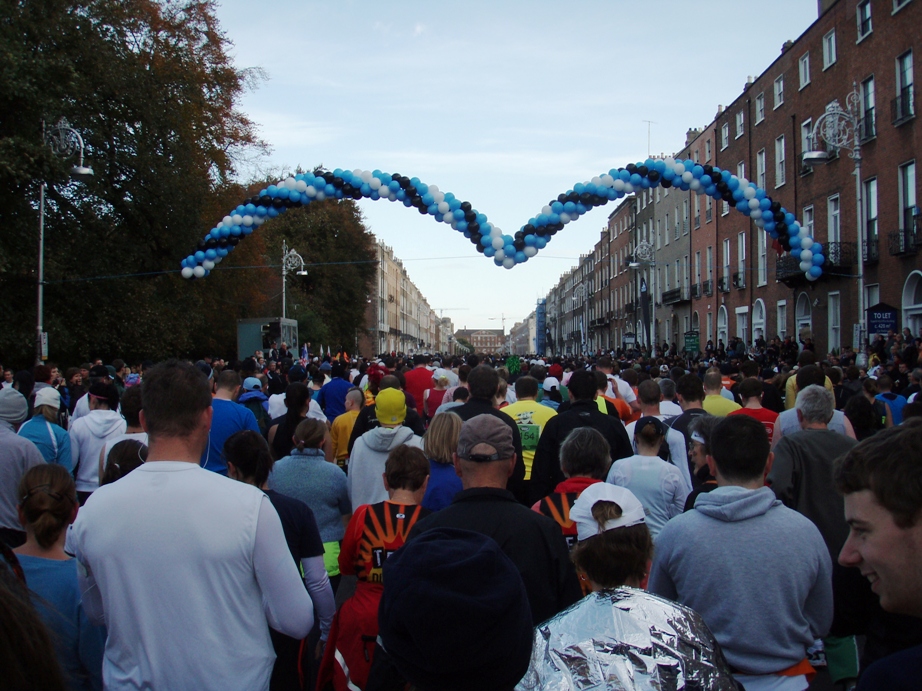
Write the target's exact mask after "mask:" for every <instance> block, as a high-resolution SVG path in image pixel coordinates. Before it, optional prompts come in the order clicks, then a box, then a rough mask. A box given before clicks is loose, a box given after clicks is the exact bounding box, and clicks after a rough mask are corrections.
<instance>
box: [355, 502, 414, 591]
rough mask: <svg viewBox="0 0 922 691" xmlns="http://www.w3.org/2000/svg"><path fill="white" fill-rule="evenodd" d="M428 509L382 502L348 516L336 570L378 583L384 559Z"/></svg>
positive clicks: (398, 547) (365, 505) (401, 545)
mask: <svg viewBox="0 0 922 691" xmlns="http://www.w3.org/2000/svg"><path fill="white" fill-rule="evenodd" d="M428 514H429V512H428V511H427V510H426V509H424V508H423V507H422V506H418V505H412V504H410V505H407V504H395V503H393V502H390V501H382V502H379V503H377V504H364V505H362V506H360V507H359V508H358V510H357V511H356V512H355V513H354V514H353V515H352V519H351V520H350V521H349V526H348V527H347V528H346V536H345V537H344V538H343V545H342V549H341V550H340V553H339V570H340V571H341V572H342V573H343V574H346V575H347V576H353V575H354V576H358V578H359V580H360V581H366V582H369V583H381V580H382V578H381V574H382V571H383V568H384V561H385V560H386V559H387V558H388V557H389V556H390V555H391V554H393V553H394V552H396V551H397V550H398V549H400V548H401V547H403V544H404V542H406V539H407V535H409V533H410V529H411V528H412V527H413V526H414V525H416V521H418V520H419V519H420V518H422V517H423V516H426V515H428Z"/></svg>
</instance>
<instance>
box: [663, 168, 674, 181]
mask: <svg viewBox="0 0 922 691" xmlns="http://www.w3.org/2000/svg"><path fill="white" fill-rule="evenodd" d="M664 165H665V164H664ZM663 180H669V181H672V180H675V171H674V170H673V169H672V168H666V170H664V171H663Z"/></svg>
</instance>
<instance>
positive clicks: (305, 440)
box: [294, 418, 327, 451]
mask: <svg viewBox="0 0 922 691" xmlns="http://www.w3.org/2000/svg"><path fill="white" fill-rule="evenodd" d="M326 434H327V426H326V424H324V423H323V422H320V420H315V419H313V418H305V419H303V420H301V422H299V423H298V426H297V427H296V428H295V434H294V438H295V443H294V445H295V446H296V447H297V449H298V451H304V449H319V448H320V444H321V443H322V442H323V440H324V439H325V438H326Z"/></svg>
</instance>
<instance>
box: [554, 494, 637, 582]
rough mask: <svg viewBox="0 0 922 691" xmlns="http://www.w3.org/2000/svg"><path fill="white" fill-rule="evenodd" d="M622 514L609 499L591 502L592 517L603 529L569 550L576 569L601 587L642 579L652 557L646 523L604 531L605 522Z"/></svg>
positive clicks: (617, 506)
mask: <svg viewBox="0 0 922 691" xmlns="http://www.w3.org/2000/svg"><path fill="white" fill-rule="evenodd" d="M622 513H623V511H622V509H621V507H620V506H619V505H618V504H616V503H615V502H613V501H597V502H596V503H595V504H593V505H592V517H593V518H594V519H595V520H596V521H597V522H598V524H599V527H600V528H601V529H603V530H602V532H600V533H599V534H598V535H593V536H592V537H590V538H587V539H585V540H581V541H580V542H578V543H577V544H576V545H575V546H574V547H573V551H572V552H571V553H570V558H571V559H572V560H573V563H574V564H575V565H576V568H577V570H579V571H582V572H583V573H584V574H586V577H587V578H588V579H589V580H590V581H592V582H593V583H596V584H598V585H600V586H601V587H603V588H617V587H618V586H621V585H624V584H625V582H626V581H628V580H629V579H634V580H637V581H641V580H643V577H644V575H645V574H646V573H647V562H648V561H649V560H650V559H651V558H652V556H653V539H652V538H651V537H650V529H649V528H647V524H646V523H640V524H638V525H632V526H628V527H625V528H615V529H613V530H604V526H605V524H606V523H607V522H608V521H611V520H614V519H617V518H621V514H622Z"/></svg>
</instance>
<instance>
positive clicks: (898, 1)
mask: <svg viewBox="0 0 922 691" xmlns="http://www.w3.org/2000/svg"><path fill="white" fill-rule="evenodd" d="M908 4H909V0H893V14H896V13H897V12H898V11H899V10H901V9H903V8H904V7H905V6H906V5H908ZM871 304H874V303H871Z"/></svg>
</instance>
